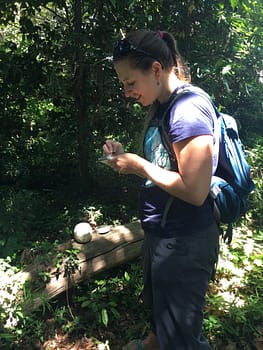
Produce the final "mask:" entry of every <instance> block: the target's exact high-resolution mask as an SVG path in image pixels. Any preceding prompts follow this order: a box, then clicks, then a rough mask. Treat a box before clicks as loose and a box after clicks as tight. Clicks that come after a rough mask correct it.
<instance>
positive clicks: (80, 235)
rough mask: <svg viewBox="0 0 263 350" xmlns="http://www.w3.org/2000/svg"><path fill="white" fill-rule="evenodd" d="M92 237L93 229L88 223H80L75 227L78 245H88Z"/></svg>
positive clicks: (75, 237)
mask: <svg viewBox="0 0 263 350" xmlns="http://www.w3.org/2000/svg"><path fill="white" fill-rule="evenodd" d="M91 235H92V227H91V226H90V224H89V223H87V222H80V223H79V224H77V225H76V226H75V227H74V239H75V241H76V242H78V243H88V242H89V241H90V240H91Z"/></svg>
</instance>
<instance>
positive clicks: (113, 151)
mask: <svg viewBox="0 0 263 350" xmlns="http://www.w3.org/2000/svg"><path fill="white" fill-rule="evenodd" d="M102 149H103V154H104V155H113V156H118V155H119V154H123V153H124V150H123V146H122V144H121V143H120V142H117V141H114V140H106V142H105V144H104V145H103V146H102Z"/></svg>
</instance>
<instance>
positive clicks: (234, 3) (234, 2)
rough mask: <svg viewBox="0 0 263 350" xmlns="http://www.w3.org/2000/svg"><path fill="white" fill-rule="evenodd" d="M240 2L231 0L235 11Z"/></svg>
mask: <svg viewBox="0 0 263 350" xmlns="http://www.w3.org/2000/svg"><path fill="white" fill-rule="evenodd" d="M237 3H238V0H230V4H231V7H232V9H233V10H234V9H235V8H236V7H237Z"/></svg>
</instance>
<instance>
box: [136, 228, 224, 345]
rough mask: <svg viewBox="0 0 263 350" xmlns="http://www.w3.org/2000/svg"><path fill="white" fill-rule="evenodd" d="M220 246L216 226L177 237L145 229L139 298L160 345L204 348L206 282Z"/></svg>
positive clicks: (211, 271) (210, 274)
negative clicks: (158, 234)
mask: <svg viewBox="0 0 263 350" xmlns="http://www.w3.org/2000/svg"><path fill="white" fill-rule="evenodd" d="M218 250H219V228H218V226H217V225H216V224H213V225H212V226H211V227H209V229H206V230H203V231H199V232H196V233H195V234H194V235H191V236H182V237H180V238H178V237H173V238H160V237H156V236H152V235H151V234H149V233H147V232H145V239H144V246H143V253H144V290H143V293H142V297H143V300H144V303H145V304H146V305H147V306H148V307H150V310H151V312H152V328H153V332H154V333H155V334H156V335H157V338H158V342H159V349H160V350H209V349H211V347H210V345H209V344H208V342H207V341H206V339H205V338H204V337H203V336H202V323H203V309H204V306H205V295H206V292H207V287H208V282H209V280H210V278H211V276H212V274H213V272H214V268H215V264H216V262H217V258H218Z"/></svg>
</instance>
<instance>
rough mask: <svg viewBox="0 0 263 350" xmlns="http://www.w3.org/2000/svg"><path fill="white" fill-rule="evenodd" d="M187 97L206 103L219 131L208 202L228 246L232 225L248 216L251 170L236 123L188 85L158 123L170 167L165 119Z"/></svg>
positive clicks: (169, 147)
mask: <svg viewBox="0 0 263 350" xmlns="http://www.w3.org/2000/svg"><path fill="white" fill-rule="evenodd" d="M187 93H191V94H192V93H195V94H197V95H200V96H202V97H203V98H206V99H209V101H210V103H211V104H212V105H213V107H214V109H215V112H216V115H217V120H218V123H219V130H220V140H219V158H218V165H217V169H216V172H215V176H213V177H212V182H211V187H210V198H211V202H212V205H213V210H214V215H215V218H216V221H217V222H218V224H219V225H220V224H227V229H226V231H225V232H224V234H223V238H224V241H225V242H227V243H228V244H229V243H231V241H232V236H233V224H234V223H235V222H237V221H238V220H239V219H240V218H241V217H242V216H243V215H244V214H245V213H246V212H247V210H248V196H249V194H250V193H251V192H252V191H253V190H254V189H255V184H254V182H253V180H252V178H251V174H250V166H249V164H248V162H247V157H246V153H245V151H244V148H243V145H242V143H241V140H240V138H239V134H238V128H237V123H236V120H235V119H234V118H233V117H232V116H229V115H227V114H223V113H220V112H219V111H218V109H217V108H216V106H215V104H214V103H213V102H212V101H211V99H210V98H209V97H208V95H207V94H206V93H205V92H203V91H202V90H199V89H194V88H193V87H192V86H191V85H189V84H187V85H184V86H183V87H182V88H180V91H175V93H174V94H173V98H172V99H171V101H170V103H169V106H168V107H167V109H166V111H165V112H164V114H163V117H162V118H161V119H160V121H159V122H158V128H159V131H160V134H161V137H162V141H163V145H164V147H165V149H166V150H167V152H168V154H169V157H170V158H171V163H173V162H174V154H173V151H172V149H171V146H170V141H169V140H168V134H167V131H166V123H167V116H168V115H169V112H170V110H171V107H172V106H173V105H174V104H175V103H176V101H178V99H179V98H180V97H181V96H183V95H185V94H187ZM172 200H173V199H172V196H171V197H170V198H169V200H168V202H167V205H166V208H165V212H164V216H163V221H162V226H164V225H165V219H166V215H167V212H168V211H169V208H170V206H171V203H172Z"/></svg>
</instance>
